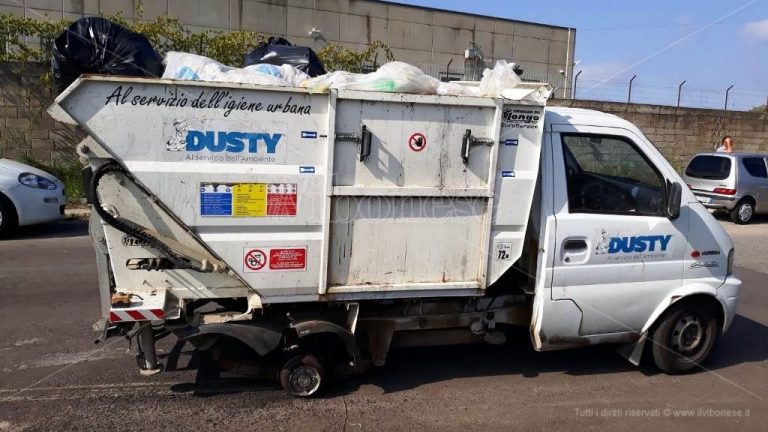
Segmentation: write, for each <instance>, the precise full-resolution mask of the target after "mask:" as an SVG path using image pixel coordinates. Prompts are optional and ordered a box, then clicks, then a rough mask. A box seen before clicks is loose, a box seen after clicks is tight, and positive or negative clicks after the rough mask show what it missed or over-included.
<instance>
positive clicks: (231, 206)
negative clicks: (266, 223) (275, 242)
mask: <svg viewBox="0 0 768 432" xmlns="http://www.w3.org/2000/svg"><path fill="white" fill-rule="evenodd" d="M297 192H298V188H297V186H296V184H295V183H201V184H200V215H201V216H205V217H265V216H296V203H297Z"/></svg>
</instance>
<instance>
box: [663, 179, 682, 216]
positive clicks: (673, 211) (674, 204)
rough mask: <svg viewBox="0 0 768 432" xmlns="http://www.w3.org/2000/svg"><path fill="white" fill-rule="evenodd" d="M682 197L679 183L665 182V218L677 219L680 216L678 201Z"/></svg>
mask: <svg viewBox="0 0 768 432" xmlns="http://www.w3.org/2000/svg"><path fill="white" fill-rule="evenodd" d="M682 196H683V187H682V186H681V185H680V183H672V182H667V209H666V212H667V217H668V218H669V219H677V217H678V216H680V201H681V199H682Z"/></svg>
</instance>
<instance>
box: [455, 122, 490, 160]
mask: <svg viewBox="0 0 768 432" xmlns="http://www.w3.org/2000/svg"><path fill="white" fill-rule="evenodd" d="M473 145H485V146H489V147H490V146H492V145H493V140H492V139H490V138H478V137H475V136H472V129H467V131H466V132H464V136H463V137H462V138H461V159H462V160H463V161H464V163H467V162H469V148H470V147H471V146H473Z"/></svg>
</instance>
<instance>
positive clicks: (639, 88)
mask: <svg viewBox="0 0 768 432" xmlns="http://www.w3.org/2000/svg"><path fill="white" fill-rule="evenodd" d="M489 66H490V65H489ZM419 68H420V69H421V70H422V71H423V72H424V73H425V74H427V75H430V76H433V77H435V78H437V79H439V80H441V81H457V80H471V79H472V78H473V77H472V76H467V74H465V68H464V64H463V63H458V64H457V63H448V64H442V65H441V64H434V63H423V64H421V65H419ZM375 69H376V65H368V67H367V68H366V70H375ZM473 72H474V71H473ZM470 75H471V74H470ZM475 75H477V74H475ZM577 75H578V76H575V77H573V80H572V81H571V84H572V85H570V86H569V85H567V84H568V79H567V78H566V77H565V75H564V74H561V73H555V74H551V73H550V74H548V73H542V72H529V71H525V70H524V71H523V74H522V75H521V78H522V80H523V81H527V82H546V83H549V84H550V85H552V87H553V89H554V91H553V92H552V94H553V97H554V98H557V99H563V98H565V99H571V98H572V99H585V100H599V101H606V102H631V103H641V104H652V105H666V106H680V107H688V108H710V109H727V110H733V111H749V110H751V109H754V108H755V107H763V109H765V106H766V105H767V104H768V93H765V94H760V93H756V92H749V91H742V90H740V89H738V88H735V87H731V88H730V89H729V88H727V87H724V88H722V89H720V90H715V89H704V88H697V87H688V86H687V85H686V84H687V82H685V81H683V82H681V83H680V84H679V85H676V86H675V85H657V84H651V83H647V82H643V81H642V80H641V77H635V79H632V80H625V81H618V80H596V79H592V78H589V77H586V76H584V75H583V74H577ZM479 78H480V77H476V79H479Z"/></svg>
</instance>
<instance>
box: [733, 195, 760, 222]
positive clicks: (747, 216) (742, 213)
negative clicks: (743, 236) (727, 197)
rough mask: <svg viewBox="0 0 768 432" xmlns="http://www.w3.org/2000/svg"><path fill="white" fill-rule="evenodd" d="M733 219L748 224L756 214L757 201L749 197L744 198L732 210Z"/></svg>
mask: <svg viewBox="0 0 768 432" xmlns="http://www.w3.org/2000/svg"><path fill="white" fill-rule="evenodd" d="M729 215H730V216H731V221H732V222H733V223H735V224H739V225H746V224H748V223H750V222H751V221H752V218H753V217H754V216H755V203H754V201H752V200H751V199H749V198H742V199H741V201H739V203H738V204H736V207H734V208H733V210H731V211H730V213H729Z"/></svg>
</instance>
